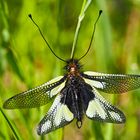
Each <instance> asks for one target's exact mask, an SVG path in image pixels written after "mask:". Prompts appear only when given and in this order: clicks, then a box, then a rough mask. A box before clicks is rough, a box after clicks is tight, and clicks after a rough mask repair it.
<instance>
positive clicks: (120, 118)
mask: <svg viewBox="0 0 140 140" xmlns="http://www.w3.org/2000/svg"><path fill="white" fill-rule="evenodd" d="M93 94H95V98H94V99H92V100H90V101H89V103H88V108H87V110H86V115H87V117H88V118H90V119H93V120H96V121H100V122H109V123H124V122H125V115H124V114H123V112H121V111H120V110H119V109H117V108H116V107H114V106H112V105H111V104H110V103H109V102H107V101H106V100H105V99H104V98H103V97H102V96H101V95H100V94H99V93H98V91H97V90H96V89H95V88H94V87H93Z"/></svg>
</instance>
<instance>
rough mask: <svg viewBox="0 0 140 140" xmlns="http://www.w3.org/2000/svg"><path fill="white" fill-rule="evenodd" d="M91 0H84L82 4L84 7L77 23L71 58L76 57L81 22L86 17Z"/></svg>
mask: <svg viewBox="0 0 140 140" xmlns="http://www.w3.org/2000/svg"><path fill="white" fill-rule="evenodd" d="M91 1H92V0H87V1H86V0H84V1H83V5H82V8H81V12H80V15H79V17H78V23H77V27H76V31H75V35H74V40H73V45H72V51H71V58H74V51H75V46H76V43H77V38H78V34H79V30H80V26H81V22H82V20H83V19H84V16H85V12H86V11H87V8H88V7H89V5H90V3H91Z"/></svg>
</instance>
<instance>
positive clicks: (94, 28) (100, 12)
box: [78, 10, 102, 61]
mask: <svg viewBox="0 0 140 140" xmlns="http://www.w3.org/2000/svg"><path fill="white" fill-rule="evenodd" d="M101 14H102V10H100V11H99V15H98V17H97V19H96V21H95V23H94V27H93V33H92V36H91V40H90V44H89V47H88V49H87V51H86V53H85V54H84V55H83V56H82V57H80V58H79V59H78V61H80V60H81V59H82V58H84V57H85V56H86V55H87V53H88V52H89V50H90V48H91V45H92V41H93V38H94V34H95V30H96V24H97V22H98V20H99V18H100V16H101Z"/></svg>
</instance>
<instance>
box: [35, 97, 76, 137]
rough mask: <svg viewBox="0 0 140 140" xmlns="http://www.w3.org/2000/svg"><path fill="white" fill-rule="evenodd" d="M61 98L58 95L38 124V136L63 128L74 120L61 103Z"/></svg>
mask: <svg viewBox="0 0 140 140" xmlns="http://www.w3.org/2000/svg"><path fill="white" fill-rule="evenodd" d="M61 98H62V97H61V94H58V95H57V97H56V98H55V100H54V102H53V104H52V106H51V108H50V109H49V111H48V113H47V114H46V115H45V117H44V118H43V119H42V120H41V122H40V123H39V125H38V127H37V133H38V134H39V135H44V134H47V133H49V132H51V131H54V130H56V129H58V128H60V127H63V126H65V125H67V124H69V123H70V122H71V121H72V120H73V119H74V115H73V113H72V112H71V111H70V110H69V108H68V107H67V105H65V104H64V103H61Z"/></svg>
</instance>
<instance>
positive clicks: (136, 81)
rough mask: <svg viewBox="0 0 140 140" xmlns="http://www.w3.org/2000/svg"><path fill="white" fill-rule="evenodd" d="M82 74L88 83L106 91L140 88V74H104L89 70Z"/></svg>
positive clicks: (115, 91)
mask: <svg viewBox="0 0 140 140" xmlns="http://www.w3.org/2000/svg"><path fill="white" fill-rule="evenodd" d="M82 76H83V77H84V80H85V82H86V83H88V84H90V85H91V86H93V87H95V88H97V89H99V90H101V91H103V92H106V93H124V92H127V91H130V90H134V89H137V88H140V75H121V74H103V73H97V72H90V71H88V72H84V73H83V74H82Z"/></svg>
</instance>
